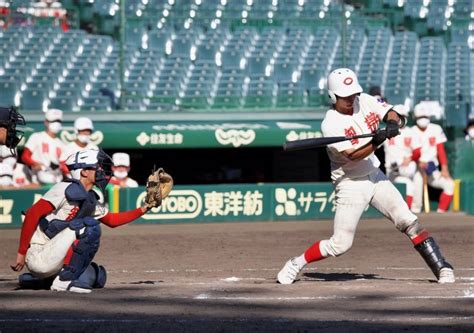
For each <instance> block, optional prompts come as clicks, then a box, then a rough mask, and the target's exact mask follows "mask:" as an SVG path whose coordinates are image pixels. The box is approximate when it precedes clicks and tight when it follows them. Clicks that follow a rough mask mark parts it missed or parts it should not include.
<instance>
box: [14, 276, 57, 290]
mask: <svg viewBox="0 0 474 333" xmlns="http://www.w3.org/2000/svg"><path fill="white" fill-rule="evenodd" d="M53 280H54V276H51V277H48V278H39V277H37V276H34V275H33V274H31V273H23V274H21V275H20V276H19V277H18V284H19V286H20V289H34V290H39V289H49V288H50V287H51V284H52V283H53Z"/></svg>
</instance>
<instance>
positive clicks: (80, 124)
mask: <svg viewBox="0 0 474 333" xmlns="http://www.w3.org/2000/svg"><path fill="white" fill-rule="evenodd" d="M74 130H75V131H76V133H77V132H78V131H83V130H91V131H93V130H94V125H93V124H92V120H90V119H89V118H87V117H79V118H77V119H76V120H74Z"/></svg>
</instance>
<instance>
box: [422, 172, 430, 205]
mask: <svg viewBox="0 0 474 333" xmlns="http://www.w3.org/2000/svg"><path fill="white" fill-rule="evenodd" d="M423 211H424V212H425V213H429V212H430V196H429V194H428V175H427V174H426V173H425V174H423Z"/></svg>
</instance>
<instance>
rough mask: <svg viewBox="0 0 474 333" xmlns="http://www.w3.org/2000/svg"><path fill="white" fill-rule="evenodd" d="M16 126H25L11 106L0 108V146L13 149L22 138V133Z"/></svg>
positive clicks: (22, 118)
mask: <svg viewBox="0 0 474 333" xmlns="http://www.w3.org/2000/svg"><path fill="white" fill-rule="evenodd" d="M17 125H21V126H25V125H26V122H25V118H24V117H23V116H22V115H21V114H19V113H18V112H17V110H16V109H15V108H14V107H13V106H12V107H10V108H5V107H0V145H5V146H7V147H8V148H10V149H14V148H15V147H16V146H17V145H18V143H19V142H20V140H21V139H22V138H23V131H21V130H18V129H17V128H16V127H17Z"/></svg>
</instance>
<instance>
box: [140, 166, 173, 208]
mask: <svg viewBox="0 0 474 333" xmlns="http://www.w3.org/2000/svg"><path fill="white" fill-rule="evenodd" d="M172 189H173V177H171V176H170V175H169V174H167V173H166V172H165V170H163V168H159V169H158V170H156V171H155V170H154V171H153V172H152V173H151V175H150V176H148V180H147V182H146V197H145V207H146V208H147V209H151V208H154V207H159V206H160V205H161V202H162V201H163V199H164V198H166V197H167V196H168V194H170V192H171V190H172Z"/></svg>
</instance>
